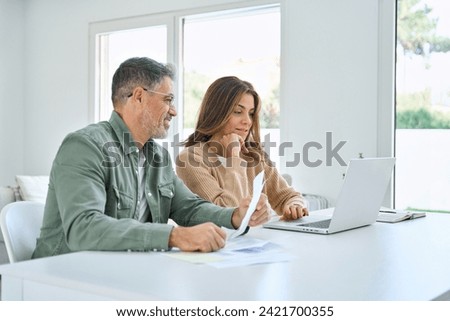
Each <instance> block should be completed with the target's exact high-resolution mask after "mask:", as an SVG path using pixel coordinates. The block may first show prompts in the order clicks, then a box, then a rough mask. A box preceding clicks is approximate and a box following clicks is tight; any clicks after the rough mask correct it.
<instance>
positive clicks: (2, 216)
mask: <svg viewBox="0 0 450 321" xmlns="http://www.w3.org/2000/svg"><path fill="white" fill-rule="evenodd" d="M43 217H44V204H42V203H39V202H30V201H23V202H14V203H10V204H8V205H6V206H5V207H4V208H3V209H2V211H1V213H0V228H1V231H2V234H3V240H4V242H5V246H6V251H7V253H8V258H9V262H10V263H15V262H19V261H24V260H29V259H31V255H32V254H33V251H34V249H35V248H36V239H37V238H38V237H39V234H40V230H41V226H42V219H43Z"/></svg>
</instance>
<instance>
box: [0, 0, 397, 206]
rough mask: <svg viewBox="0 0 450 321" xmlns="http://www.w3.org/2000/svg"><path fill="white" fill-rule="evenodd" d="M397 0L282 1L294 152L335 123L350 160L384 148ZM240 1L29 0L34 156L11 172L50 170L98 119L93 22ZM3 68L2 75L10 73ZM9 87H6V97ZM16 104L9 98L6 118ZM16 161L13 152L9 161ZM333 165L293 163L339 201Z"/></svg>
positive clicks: (309, 183)
mask: <svg viewBox="0 0 450 321" xmlns="http://www.w3.org/2000/svg"><path fill="white" fill-rule="evenodd" d="M0 1H2V2H0V3H4V2H5V0H0ZM393 1H394V0H339V1H336V0H282V20H283V35H282V42H283V45H282V119H281V124H282V138H283V139H284V140H285V141H292V142H293V143H294V148H295V150H294V149H290V150H289V151H290V152H291V153H293V152H299V151H300V152H301V147H302V146H303V145H304V144H305V143H306V142H308V141H317V142H319V143H321V144H322V145H325V133H326V132H327V131H330V132H332V133H333V141H334V143H337V142H339V141H340V140H346V141H348V142H347V143H346V145H345V146H344V147H343V148H342V149H341V152H340V154H341V156H342V157H343V158H344V159H345V160H346V161H348V159H349V158H351V157H354V156H357V153H358V152H363V153H364V155H365V156H376V155H377V154H380V150H379V146H380V141H379V140H378V137H379V136H380V132H379V130H378V129H379V128H380V121H383V120H382V119H381V120H380V119H379V118H380V112H379V108H378V107H379V106H378V105H379V99H380V92H379V88H380V86H379V83H380V79H381V78H380V77H381V76H382V73H381V72H380V70H381V69H382V68H381V66H383V65H384V64H390V63H392V60H391V61H386V62H385V61H383V59H381V56H382V55H381V54H380V50H381V49H380V48H382V47H383V48H385V43H384V42H385V41H386V40H384V39H383V37H382V32H380V29H381V25H382V24H380V21H382V20H383V19H386V18H383V17H385V13H384V11H389V10H391V7H392V5H389V4H392V3H393ZM19 2H20V1H19ZM230 2H231V1H229V0H213V1H212V0H168V1H157V0H152V1H150V0H133V1H125V0H108V1H106V0H79V1H73V0H39V1H25V2H24V3H25V7H26V8H25V20H26V23H25V34H26V51H25V57H24V59H23V60H22V59H21V57H20V54H21V52H22V50H21V49H23V48H13V49H14V50H13V51H12V53H10V54H8V55H10V56H12V57H18V58H16V60H17V61H16V64H17V65H20V64H19V62H20V61H24V62H25V65H26V77H25V82H24V83H23V84H24V85H25V86H23V88H25V93H26V97H27V99H26V101H25V108H24V109H23V111H22V112H23V115H22V114H17V115H16V119H15V120H16V121H15V122H14V123H17V124H18V123H20V117H21V116H22V117H23V126H19V127H20V128H23V129H24V137H23V139H24V140H25V141H26V142H27V143H26V144H22V146H24V147H23V148H25V150H26V158H24V157H22V156H23V149H22V147H21V146H19V147H16V149H15V152H16V153H17V155H19V157H18V158H19V159H23V162H24V163H23V165H20V164H14V166H15V167H13V169H15V170H14V171H11V172H10V173H11V174H8V175H13V174H12V173H14V172H16V171H19V170H20V169H22V168H23V171H24V172H25V173H26V174H48V173H49V171H50V168H51V162H52V160H53V158H54V155H55V153H56V150H57V148H58V146H59V144H60V142H61V140H62V139H63V137H64V136H65V135H66V134H67V133H68V132H70V131H73V130H76V129H78V128H80V127H83V126H85V125H86V124H87V123H88V119H89V106H88V103H89V101H88V83H89V82H88V77H89V71H88V65H89V61H88V60H89V46H88V45H89V41H88V40H89V39H88V36H89V33H88V31H89V23H91V22H96V21H103V20H110V19H117V18H124V17H130V16H138V15H145V14H150V13H156V12H165V11H171V10H179V9H189V8H194V7H199V6H205V5H206V6H214V5H219V4H224V3H230ZM234 2H241V1H237V0H236V1H234ZM6 3H12V1H7V0H6ZM386 3H387V4H388V5H386ZM11 7H12V6H11V5H9V6H8V8H7V9H8V11H9V12H11V13H16V15H17V16H19V18H21V19H22V20H21V19H19V22H14V21H12V20H13V19H12V18H9V20H10V21H9V22H10V23H8V28H9V29H11V28H10V27H9V26H11V25H13V26H16V25H18V27H19V29H20V28H23V27H21V26H23V17H22V16H20V10H18V9H16V8H11ZM1 15H2V13H0V17H1ZM6 16H8V17H9V16H10V14H8V13H7V14H6ZM2 29H3V28H2ZM388 32H391V31H388ZM392 33H393V31H392ZM0 34H1V33H0ZM22 34H23V33H22ZM8 36H9V37H12V36H11V35H8ZM387 47H389V45H388V46H387ZM1 55H2V53H0V57H2V56H1ZM2 75H3V73H2V74H1V75H0V81H5V80H4V77H3V76H2ZM19 83H20V81H19ZM388 85H389V84H388ZM388 88H390V87H388ZM4 95H5V94H3V93H1V92H0V99H1V100H2V101H3V102H4V98H3V97H5V96H4ZM8 98H9V99H8V102H10V101H11V99H10V97H8ZM21 104H23V102H22V103H21ZM388 108H389V106H388ZM6 112H7V111H5V108H4V107H3V106H1V107H0V113H1V115H2V120H1V123H4V120H3V114H4V113H6ZM384 127H385V126H384V125H383V126H381V128H382V130H384ZM2 132H3V131H2ZM2 136H3V135H2ZM23 139H22V140H23ZM381 145H382V146H384V145H383V144H381ZM4 146H6V147H8V148H11V146H12V144H8V143H6V144H5V143H4V142H3V141H2V142H1V147H2V150H3V148H4ZM317 157H324V153H323V150H322V151H319V153H315V154H314V153H313V154H312V155H311V159H312V160H315V159H316V158H317ZM287 159H289V155H288V157H287ZM12 163H13V162H12V161H11V160H8V162H7V163H5V164H8V165H9V164H12ZM333 165H334V166H332V167H327V166H323V165H322V166H319V167H317V168H308V167H306V166H304V165H303V164H300V165H299V166H297V167H296V168H286V171H288V172H289V173H291V174H293V175H294V176H295V177H294V183H295V184H296V186H297V187H298V188H299V189H300V190H301V191H304V192H309V193H319V194H323V195H325V196H327V197H329V198H330V199H332V200H333V199H334V198H335V196H336V195H337V192H338V190H339V187H340V183H341V175H342V172H343V171H344V170H343V168H341V167H340V166H339V165H338V166H336V164H335V163H334V164H333ZM4 166H5V165H3V166H2V167H1V168H4ZM9 167H10V168H11V165H9ZM0 178H1V177H0Z"/></svg>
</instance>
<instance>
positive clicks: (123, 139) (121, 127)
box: [109, 111, 156, 155]
mask: <svg viewBox="0 0 450 321" xmlns="http://www.w3.org/2000/svg"><path fill="white" fill-rule="evenodd" d="M109 123H110V124H111V127H112V129H113V130H114V132H115V134H116V136H117V138H118V140H119V142H120V145H121V146H122V147H123V152H124V154H125V155H128V154H131V153H137V152H138V151H139V148H138V147H137V144H136V142H135V141H134V139H133V136H132V135H131V132H130V129H129V128H128V126H127V125H126V124H125V122H124V121H123V119H122V117H120V115H119V114H118V113H117V112H115V111H113V112H112V113H111V118H110V119H109ZM154 145H155V144H154V140H153V139H149V140H148V141H147V142H146V143H145V145H144V150H151V151H153V152H156V150H155V146H154Z"/></svg>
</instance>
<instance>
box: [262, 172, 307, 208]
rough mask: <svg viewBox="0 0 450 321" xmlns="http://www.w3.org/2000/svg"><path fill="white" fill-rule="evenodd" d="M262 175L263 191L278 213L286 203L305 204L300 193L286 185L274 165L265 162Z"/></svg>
mask: <svg viewBox="0 0 450 321" xmlns="http://www.w3.org/2000/svg"><path fill="white" fill-rule="evenodd" d="M264 175H265V180H266V183H265V191H266V194H267V198H268V200H269V204H270V206H271V207H272V209H273V210H274V211H275V212H277V214H278V215H282V214H283V208H284V207H285V206H286V205H292V204H299V205H302V206H305V205H304V200H303V196H302V194H301V193H299V192H297V191H296V190H295V189H294V188H293V187H292V186H289V185H288V183H287V182H286V180H285V179H284V178H283V177H282V176H281V175H280V173H279V172H278V170H277V169H276V167H274V166H270V165H269V164H265V165H264Z"/></svg>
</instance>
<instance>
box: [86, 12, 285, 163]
mask: <svg viewBox="0 0 450 321" xmlns="http://www.w3.org/2000/svg"><path fill="white" fill-rule="evenodd" d="M140 19H142V18H140ZM158 21H164V22H163V23H160V24H157V22H158ZM127 24H130V25H139V27H134V28H131V27H130V28H126V27H124V26H126V25H127ZM108 29H110V30H108ZM91 39H92V40H91V41H93V42H95V44H93V45H95V48H96V54H95V57H96V58H95V61H96V64H95V76H94V77H93V79H94V83H95V86H94V87H95V88H96V89H95V93H94V94H93V95H91V97H92V99H93V101H95V104H94V106H95V107H94V110H95V112H94V113H93V115H94V121H100V120H107V119H109V116H110V114H111V111H112V104H111V98H110V96H111V92H110V90H111V89H110V88H111V78H112V75H113V73H114V71H115V70H116V69H117V67H118V65H119V64H120V63H121V62H122V61H123V60H125V59H127V58H129V57H136V56H148V57H151V58H153V59H155V60H158V61H161V62H167V61H169V62H172V63H174V64H175V65H176V67H177V77H178V78H177V81H176V84H175V87H176V90H177V93H178V95H177V98H176V106H177V110H178V117H176V118H175V119H174V120H173V121H172V126H171V127H172V128H171V134H169V136H171V137H168V139H167V140H166V141H165V142H166V143H167V145H165V147H166V148H167V147H169V144H170V145H171V146H170V147H173V148H167V149H168V150H169V152H170V153H171V154H172V156H173V157H174V156H176V155H177V153H178V150H179V148H177V147H176V146H177V144H178V143H179V142H181V141H182V140H184V139H185V138H187V136H188V135H189V133H191V132H192V131H193V128H194V125H195V119H196V116H197V113H198V108H199V106H200V102H201V99H202V97H203V94H204V93H205V91H206V89H207V87H208V86H209V85H210V84H211V83H212V82H213V81H214V80H215V79H217V78H219V77H222V76H229V75H235V76H238V77H240V78H241V79H244V80H247V81H249V82H251V83H252V84H253V85H254V86H255V89H256V90H257V91H258V93H259V94H260V96H261V99H262V113H261V119H260V121H261V127H262V130H261V136H262V139H263V141H264V138H265V139H266V140H267V139H270V141H271V142H275V143H276V146H277V147H278V146H279V136H280V135H279V125H278V122H279V110H280V103H279V86H280V8H279V4H274V5H264V6H258V7H246V8H232V9H228V10H220V11H219V10H215V11H210V12H199V13H195V14H189V15H185V14H181V13H174V14H172V15H164V16H158V15H155V16H149V17H147V18H144V20H143V21H141V22H138V23H137V22H136V19H127V21H122V22H117V23H116V24H114V23H113V24H111V23H110V22H108V23H106V24H103V23H98V24H94V25H93V26H92V27H91ZM266 135H269V136H266ZM265 136H266V137H265ZM272 145H273V144H272ZM274 148H276V147H274ZM270 156H271V158H272V159H273V160H274V161H275V163H276V164H278V158H277V157H276V156H277V154H276V153H270Z"/></svg>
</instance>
